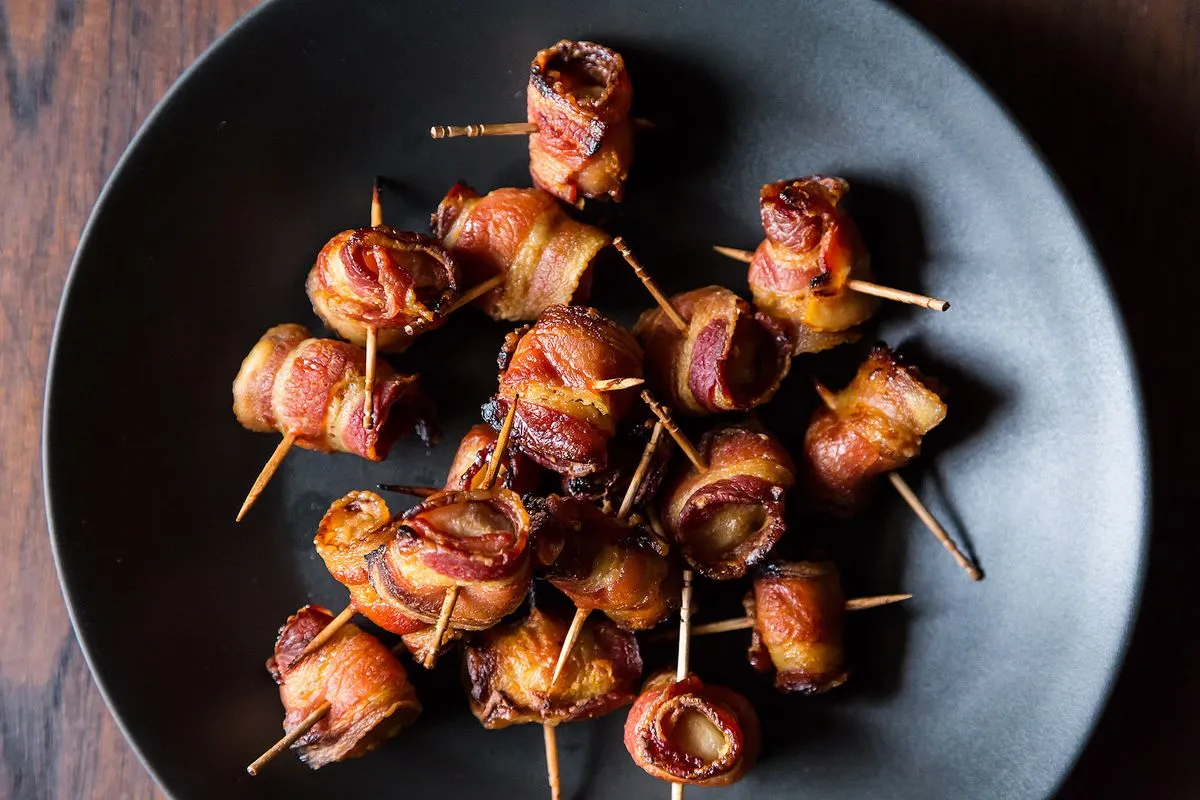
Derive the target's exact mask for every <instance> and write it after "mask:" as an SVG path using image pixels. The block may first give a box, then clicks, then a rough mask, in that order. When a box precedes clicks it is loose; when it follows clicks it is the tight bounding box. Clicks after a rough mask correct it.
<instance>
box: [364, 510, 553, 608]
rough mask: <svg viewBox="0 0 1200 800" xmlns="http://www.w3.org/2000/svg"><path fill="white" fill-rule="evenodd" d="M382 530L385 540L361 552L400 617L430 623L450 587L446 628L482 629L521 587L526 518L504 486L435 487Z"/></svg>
mask: <svg viewBox="0 0 1200 800" xmlns="http://www.w3.org/2000/svg"><path fill="white" fill-rule="evenodd" d="M383 530H384V531H386V534H387V536H388V537H389V538H388V543H387V544H386V545H384V546H382V547H379V548H378V549H376V550H374V551H372V552H371V553H368V554H367V557H366V558H367V576H368V578H369V580H370V582H371V586H372V587H374V589H375V591H376V592H378V593H379V596H380V598H381V599H382V600H383V601H384V602H387V603H390V604H392V605H394V606H395V607H396V608H397V609H398V610H399V611H400V612H401V613H403V614H406V615H408V616H411V617H415V618H416V619H419V620H421V621H423V622H425V623H430V624H432V623H434V622H437V619H438V614H439V612H440V611H441V607H442V600H443V598H444V597H445V595H446V592H447V591H448V590H449V588H450V587H451V586H455V585H457V586H459V592H458V600H457V602H456V603H455V604H454V613H453V615H452V616H451V617H450V626H451V627H453V628H461V629H464V630H482V629H484V628H490V627H491V626H492V625H495V624H496V623H497V622H499V621H500V620H501V619H503V618H504V617H505V616H507V615H508V614H511V613H512V612H513V611H516V610H517V607H518V606H520V605H521V601H522V600H524V599H525V595H526V593H527V592H528V591H529V583H530V578H531V566H530V562H529V550H528V547H527V545H528V542H529V515H528V514H527V513H526V511H525V507H524V506H523V505H522V504H521V498H520V497H518V496H517V495H516V494H515V493H514V492H512V491H510V490H508V489H502V488H495V489H492V490H489V491H469V492H439V493H438V494H435V495H432V496H431V497H428V498H426V500H425V501H424V502H423V503H421V504H420V505H418V506H416V507H415V508H413V509H411V510H409V511H408V512H407V513H405V514H404V516H403V517H402V518H400V519H398V520H392V521H390V522H388V523H387V524H386V525H385V526H384V527H383ZM382 535H383V533H381V536H382Z"/></svg>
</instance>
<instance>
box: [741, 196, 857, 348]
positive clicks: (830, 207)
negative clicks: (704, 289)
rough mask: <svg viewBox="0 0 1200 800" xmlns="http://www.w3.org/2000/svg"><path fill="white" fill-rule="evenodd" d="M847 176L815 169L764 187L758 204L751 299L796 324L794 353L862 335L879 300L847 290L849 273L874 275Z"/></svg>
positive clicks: (764, 308) (793, 338)
mask: <svg viewBox="0 0 1200 800" xmlns="http://www.w3.org/2000/svg"><path fill="white" fill-rule="evenodd" d="M848 191H850V184H849V183H847V182H846V181H845V180H843V179H841V178H826V177H821V176H817V175H814V176H812V177H810V178H797V179H795V180H784V181H777V182H775V183H769V184H767V185H766V186H764V187H763V189H762V195H761V197H760V200H759V209H760V212H761V215H762V224H763V229H764V230H765V231H766V234H767V238H766V239H764V240H763V242H762V244H760V245H759V246H758V249H757V250H755V251H754V259H753V260H752V261H751V262H750V274H749V279H750V291H751V292H753V293H754V302H755V303H756V304H757V305H758V307H759V308H760V309H762V310H764V311H766V312H767V313H769V314H771V315H772V316H775V317H778V318H779V319H781V320H785V321H787V322H788V323H789V325H790V326H791V328H792V330H791V335H792V340H793V343H794V352H796V353H815V352H817V351H819V350H826V349H828V348H830V347H834V346H836V345H839V344H841V343H843V342H847V341H853V340H854V339H856V338H858V335H857V334H856V333H855V332H854V331H853V328H854V327H855V326H856V325H861V324H862V323H864V322H866V321H867V320H868V319H869V318H870V317H871V315H872V314H874V313H875V309H876V308H877V307H878V306H879V301H878V300H877V299H876V298H874V297H871V296H870V295H866V294H862V293H860V292H854V291H850V290H849V289H848V288H847V287H846V282H847V281H849V280H851V279H857V280H870V279H871V259H870V256H869V255H868V254H867V250H866V248H865V247H864V246H863V243H862V237H861V236H860V235H859V232H858V228H857V226H855V224H854V220H852V219H851V218H850V215H849V214H847V213H846V211H845V210H844V209H842V208H841V207H840V204H841V201H842V198H843V197H844V196H845V195H846V193H847V192H848Z"/></svg>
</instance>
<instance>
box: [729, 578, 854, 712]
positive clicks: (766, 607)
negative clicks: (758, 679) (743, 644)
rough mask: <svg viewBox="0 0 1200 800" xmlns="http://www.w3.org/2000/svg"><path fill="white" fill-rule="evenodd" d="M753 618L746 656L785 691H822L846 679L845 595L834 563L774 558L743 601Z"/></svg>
mask: <svg viewBox="0 0 1200 800" xmlns="http://www.w3.org/2000/svg"><path fill="white" fill-rule="evenodd" d="M743 603H744V605H745V607H746V614H747V616H749V617H750V618H751V619H753V620H754V628H753V629H752V631H751V641H750V649H749V653H748V657H749V659H750V665H751V666H753V667H754V668H755V669H757V670H758V671H759V672H772V671H774V672H775V688H776V689H779V690H780V691H782V692H799V693H802V694H818V693H821V692H827V691H829V690H830V689H832V688H834V687H836V686H841V685H842V684H843V683H845V682H846V678H847V677H848V673H847V672H846V670H845V652H844V646H843V643H842V635H843V623H844V620H845V614H846V598H845V597H844V596H843V595H842V586H841V581H840V579H839V578H838V571H837V566H836V565H834V564H833V563H832V562H811V561H800V562H771V563H768V564H764V565H763V567H762V568H761V569H760V570H759V573H758V575H756V576H755V578H754V588H753V589H751V591H750V593H749V594H747V595H746V598H745V600H744V601H743Z"/></svg>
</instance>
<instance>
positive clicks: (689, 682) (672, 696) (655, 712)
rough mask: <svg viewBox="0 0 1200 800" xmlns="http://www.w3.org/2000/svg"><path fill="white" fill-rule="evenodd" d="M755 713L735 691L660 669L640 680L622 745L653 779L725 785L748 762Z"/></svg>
mask: <svg viewBox="0 0 1200 800" xmlns="http://www.w3.org/2000/svg"><path fill="white" fill-rule="evenodd" d="M761 740H762V732H761V729H760V727H759V722H758V715H757V714H756V713H755V712H754V708H753V707H752V706H751V705H750V703H749V702H748V701H747V700H746V698H744V697H742V696H741V695H740V694H738V693H737V692H735V691H733V690H732V689H726V688H725V687H723V686H710V685H706V684H704V683H703V682H701V680H700V679H699V678H697V677H696V676H695V675H688V676H687V677H686V678H684V679H683V680H682V681H676V680H675V676H674V674H673V673H671V672H669V671H664V672H660V673H658V674H657V675H655V676H654V677H652V678H651V679H650V680H648V681H647V682H646V685H645V687H643V689H642V693H641V694H640V695H639V696H638V698H637V700H635V701H634V703H633V708H631V709H630V710H629V717H628V719H626V721H625V749H626V750H628V751H629V755H631V756H633V761H634V763H635V764H637V765H638V766H639V767H641V768H642V769H644V770H645V771H646V772H648V773H650V774H651V775H653V776H654V777H655V778H660V779H662V780H665V781H672V782H674V783H690V784H693V785H696V786H727V785H729V784H731V783H734V782H735V781H738V780H740V779H741V778H742V776H744V775H745V774H746V771H747V770H749V769H750V768H751V767H752V766H754V762H755V761H756V760H757V759H758V751H759V747H760V743H761Z"/></svg>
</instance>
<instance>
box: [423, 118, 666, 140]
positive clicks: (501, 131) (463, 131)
mask: <svg viewBox="0 0 1200 800" xmlns="http://www.w3.org/2000/svg"><path fill="white" fill-rule="evenodd" d="M633 127H634V129H645V128H653V127H655V125H654V123H653V122H651V121H650V120H648V119H635V120H633ZM537 129H538V126H537V125H535V124H534V123H532V122H482V123H476V124H474V125H434V126H432V127H431V128H430V129H429V136H430V138H432V139H457V138H459V137H462V136H465V137H467V138H469V139H475V138H478V137H480V136H528V135H529V134H531V133H537Z"/></svg>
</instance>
